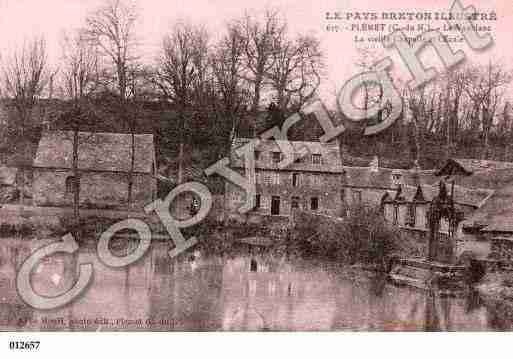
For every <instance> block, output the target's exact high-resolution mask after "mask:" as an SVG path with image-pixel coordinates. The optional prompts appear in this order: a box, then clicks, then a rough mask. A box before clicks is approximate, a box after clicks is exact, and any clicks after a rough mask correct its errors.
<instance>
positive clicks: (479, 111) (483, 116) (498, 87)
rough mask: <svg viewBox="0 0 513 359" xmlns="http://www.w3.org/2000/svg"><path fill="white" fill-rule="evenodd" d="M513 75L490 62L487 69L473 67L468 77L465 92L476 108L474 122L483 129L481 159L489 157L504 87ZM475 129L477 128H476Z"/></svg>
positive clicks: (469, 70)
mask: <svg viewBox="0 0 513 359" xmlns="http://www.w3.org/2000/svg"><path fill="white" fill-rule="evenodd" d="M511 79H512V77H511V73H510V72H508V71H505V70H504V69H503V67H502V66H500V65H498V64H492V62H490V63H489V64H488V65H487V66H486V67H485V68H482V67H477V66H474V67H471V68H469V69H468V75H467V77H466V86H465V91H466V93H467V95H468V97H469V99H470V101H471V102H472V106H473V108H474V113H473V117H474V119H473V121H474V123H479V124H480V128H481V131H482V132H481V138H482V149H483V150H482V152H481V158H487V157H488V155H489V153H488V152H489V136H490V131H491V128H492V126H493V123H494V118H495V115H496V112H497V108H498V105H499V102H500V100H501V97H502V95H503V92H504V87H505V85H507V84H508V83H510V82H511ZM474 127H475V126H474Z"/></svg>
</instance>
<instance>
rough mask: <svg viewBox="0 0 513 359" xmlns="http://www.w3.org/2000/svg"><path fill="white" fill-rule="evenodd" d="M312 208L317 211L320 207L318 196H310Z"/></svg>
mask: <svg viewBox="0 0 513 359" xmlns="http://www.w3.org/2000/svg"><path fill="white" fill-rule="evenodd" d="M310 209H311V210H312V211H317V210H318V209H319V198H317V197H312V198H310Z"/></svg>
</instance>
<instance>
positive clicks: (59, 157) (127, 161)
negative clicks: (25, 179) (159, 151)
mask: <svg viewBox="0 0 513 359" xmlns="http://www.w3.org/2000/svg"><path fill="white" fill-rule="evenodd" d="M78 136H79V140H78V168H79V169H81V170H92V171H94V170H97V171H112V172H130V168H131V163H132V162H131V161H132V156H131V148H132V139H131V136H132V135H130V134H120V133H104V132H79V134H78ZM134 139H135V151H134V169H133V170H134V172H139V173H151V172H152V166H153V164H154V163H155V149H154V143H153V135H152V134H136V135H134ZM72 162H73V132H72V131H52V132H45V133H43V135H42V137H41V140H40V142H39V146H38V149H37V154H36V158H35V160H34V167H43V168H69V169H71V168H72Z"/></svg>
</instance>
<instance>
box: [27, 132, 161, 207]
mask: <svg viewBox="0 0 513 359" xmlns="http://www.w3.org/2000/svg"><path fill="white" fill-rule="evenodd" d="M73 138H74V136H73V132H72V131H51V132H50V131H49V132H44V133H43V134H42V137H41V140H40V142H39V146H38V149H37V153H36V157H35V159H34V164H33V172H34V182H33V198H34V202H35V204H36V205H37V206H64V207H67V206H72V205H73V188H74V183H75V181H78V184H79V189H80V206H81V207H84V208H105V209H107V208H109V209H138V210H141V209H142V208H143V207H144V206H145V205H147V204H148V203H150V202H151V201H152V200H154V199H155V198H156V195H157V184H156V175H155V174H156V172H155V171H156V159H155V145H154V139H153V135H151V134H136V135H134V146H133V148H134V151H133V153H132V135H131V134H121V133H96V132H79V133H78V161H77V164H78V173H79V178H78V179H77V178H75V177H74V175H73ZM130 173H132V175H130ZM130 177H132V186H131V203H130V204H129V203H128V199H129V192H130V190H129V188H130V185H129V183H130Z"/></svg>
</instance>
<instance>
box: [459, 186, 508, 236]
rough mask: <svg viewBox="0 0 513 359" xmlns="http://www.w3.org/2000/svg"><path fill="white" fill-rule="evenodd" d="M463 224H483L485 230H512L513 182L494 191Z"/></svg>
mask: <svg viewBox="0 0 513 359" xmlns="http://www.w3.org/2000/svg"><path fill="white" fill-rule="evenodd" d="M465 225H467V226H485V227H484V228H483V229H482V230H483V231H485V232H489V231H495V232H513V182H512V183H510V184H508V185H506V186H504V187H502V188H500V189H498V190H497V191H495V192H494V194H493V195H492V196H491V197H490V198H489V199H488V200H487V201H486V202H485V203H484V204H483V206H482V207H481V208H479V209H478V210H476V211H475V212H474V213H473V215H472V216H471V217H470V218H469V219H468V220H466V221H465Z"/></svg>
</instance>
